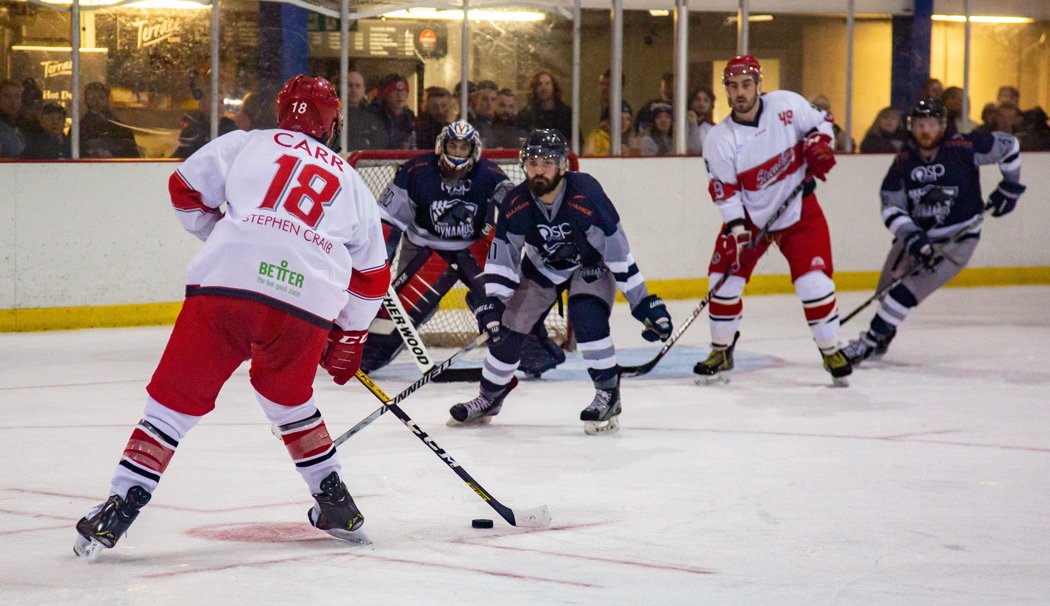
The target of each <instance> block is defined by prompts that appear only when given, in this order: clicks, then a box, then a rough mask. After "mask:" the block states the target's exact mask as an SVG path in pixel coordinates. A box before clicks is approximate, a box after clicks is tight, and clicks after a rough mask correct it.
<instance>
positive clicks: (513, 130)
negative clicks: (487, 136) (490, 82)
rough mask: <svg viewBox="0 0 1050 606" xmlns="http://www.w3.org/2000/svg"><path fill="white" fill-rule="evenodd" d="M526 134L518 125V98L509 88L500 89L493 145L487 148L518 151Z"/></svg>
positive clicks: (494, 122)
mask: <svg viewBox="0 0 1050 606" xmlns="http://www.w3.org/2000/svg"><path fill="white" fill-rule="evenodd" d="M526 134H527V133H526V132H525V131H524V129H522V128H521V127H520V126H519V125H518V98H517V96H515V95H514V91H512V90H510V89H509V88H503V89H500V91H499V97H498V99H497V102H496V117H495V119H494V120H493V121H492V143H489V144H488V145H486V146H485V147H488V148H491V149H500V148H509V149H518V148H519V147H521V140H522V139H524V138H525V135H526Z"/></svg>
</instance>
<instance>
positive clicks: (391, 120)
mask: <svg viewBox="0 0 1050 606" xmlns="http://www.w3.org/2000/svg"><path fill="white" fill-rule="evenodd" d="M371 109H372V115H374V116H375V117H376V121H377V122H378V124H379V131H378V132H379V138H380V140H379V141H378V144H379V146H378V147H377V148H376V149H416V148H417V146H416V145H414V142H413V141H412V139H414V138H415V137H414V136H413V135H415V121H416V115H415V114H414V113H413V112H412V110H410V109H408V108H407V107H406V108H405V109H404V111H402V112H401V115H400V116H395V115H393V114H391V113H390V112H389V111H387V109H386V106H385V105H383V104H382V103H378V104H372V107H371Z"/></svg>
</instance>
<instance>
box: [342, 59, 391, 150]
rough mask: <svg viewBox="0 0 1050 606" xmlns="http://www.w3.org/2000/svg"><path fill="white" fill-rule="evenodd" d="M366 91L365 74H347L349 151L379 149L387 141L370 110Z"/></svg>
mask: <svg viewBox="0 0 1050 606" xmlns="http://www.w3.org/2000/svg"><path fill="white" fill-rule="evenodd" d="M366 91H367V88H366V86H365V76H364V74H362V73H361V72H359V71H356V70H350V71H348V72H346V133H347V137H346V147H347V151H351V152H352V151H357V150H361V149H379V148H380V145H379V142H380V141H381V140H385V137H384V136H383V135H382V134H381V133H380V132H379V121H378V120H377V119H376V116H375V114H374V113H373V112H372V110H371V108H369V103H368V96H367V95H366V94H365V93H366Z"/></svg>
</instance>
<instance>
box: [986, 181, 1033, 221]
mask: <svg viewBox="0 0 1050 606" xmlns="http://www.w3.org/2000/svg"><path fill="white" fill-rule="evenodd" d="M1026 189H1028V188H1027V187H1025V186H1024V185H1021V184H1020V183H1014V182H1013V181H1005V180H1004V181H1000V182H999V187H996V188H995V191H993V192H992V195H990V196H988V206H990V207H991V208H992V216H993V217H1001V216H1003V215H1006V214H1009V213H1010V211H1012V210H1013V209H1014V207H1015V206H1017V199H1018V198H1020V197H1021V194H1023V193H1024V190H1026Z"/></svg>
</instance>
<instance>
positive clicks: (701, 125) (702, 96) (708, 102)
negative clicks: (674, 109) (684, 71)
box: [685, 86, 715, 155]
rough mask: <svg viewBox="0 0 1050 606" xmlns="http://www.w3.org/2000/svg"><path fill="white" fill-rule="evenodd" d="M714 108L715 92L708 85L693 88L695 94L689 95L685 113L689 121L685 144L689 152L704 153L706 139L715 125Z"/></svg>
mask: <svg viewBox="0 0 1050 606" xmlns="http://www.w3.org/2000/svg"><path fill="white" fill-rule="evenodd" d="M714 110H715V94H714V92H712V91H711V89H709V88H707V87H706V86H698V87H697V88H695V89H693V94H692V95H690V96H689V109H688V110H686V113H685V118H686V120H687V121H688V126H687V128H686V131H687V132H686V141H685V146H686V151H687V152H688V153H690V154H694V155H700V154H703V153H704V140H705V139H707V133H708V131H710V130H711V129H712V128H713V127H714V125H715V122H714V120H713V119H712V114H713V112H714Z"/></svg>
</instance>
